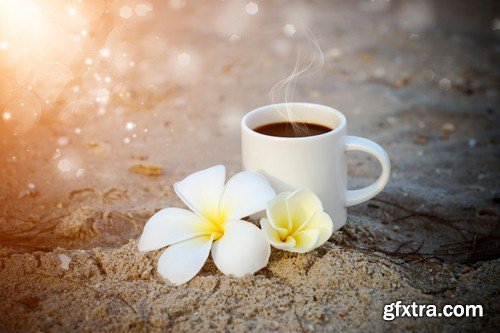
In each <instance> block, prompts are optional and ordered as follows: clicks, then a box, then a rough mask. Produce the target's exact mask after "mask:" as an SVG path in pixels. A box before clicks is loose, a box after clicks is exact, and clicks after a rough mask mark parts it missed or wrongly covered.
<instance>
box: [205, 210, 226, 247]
mask: <svg viewBox="0 0 500 333" xmlns="http://www.w3.org/2000/svg"><path fill="white" fill-rule="evenodd" d="M205 218H206V219H207V220H208V222H210V229H209V230H210V233H211V235H212V236H213V237H214V241H215V240H218V239H220V238H221V237H222V236H223V235H224V231H225V229H226V218H227V213H226V212H225V211H216V210H214V211H212V212H211V213H210V214H206V215H205Z"/></svg>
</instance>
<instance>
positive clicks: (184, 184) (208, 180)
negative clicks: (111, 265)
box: [139, 165, 276, 285]
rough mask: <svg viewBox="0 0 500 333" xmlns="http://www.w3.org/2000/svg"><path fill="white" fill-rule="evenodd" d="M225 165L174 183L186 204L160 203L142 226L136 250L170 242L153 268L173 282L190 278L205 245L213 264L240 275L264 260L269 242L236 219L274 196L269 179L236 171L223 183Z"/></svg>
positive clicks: (200, 261) (202, 257)
mask: <svg viewBox="0 0 500 333" xmlns="http://www.w3.org/2000/svg"><path fill="white" fill-rule="evenodd" d="M225 180H226V168H225V167H224V166H223V165H217V166H214V167H211V168H208V169H206V170H202V171H199V172H196V173H193V174H192V175H190V176H187V177H186V178H185V179H184V180H182V181H180V182H177V183H175V184H174V189H175V192H176V193H177V195H178V196H179V197H180V198H181V199H182V201H184V203H185V204H186V205H187V206H188V207H189V208H191V210H192V212H191V211H189V210H186V209H181V208H165V209H162V210H160V211H158V212H157V213H156V214H154V215H153V216H152V217H151V218H150V219H149V220H148V222H147V223H146V225H145V226H144V231H143V233H142V235H141V238H140V240H139V251H154V250H158V249H160V248H162V247H165V246H167V245H170V246H169V247H168V248H167V249H166V250H165V251H164V252H163V254H162V255H161V256H160V259H159V260H158V272H159V273H160V275H161V276H162V277H164V278H165V279H167V280H168V281H170V282H171V283H173V284H175V285H181V284H183V283H186V282H188V281H189V280H191V279H192V278H193V277H194V276H195V275H196V274H197V273H198V272H199V271H200V270H201V268H202V267H203V265H204V264H205V261H206V260H207V258H208V254H209V252H210V250H211V252H212V258H213V260H214V263H215V265H216V266H217V268H218V269H219V270H220V271H221V272H222V273H224V274H228V275H233V276H236V277H241V276H243V275H245V274H253V273H255V272H256V271H258V270H259V269H261V268H263V267H265V266H266V265H267V263H268V261H269V256H270V254H271V247H270V246H269V242H268V241H267V239H266V238H265V236H264V234H263V233H262V231H261V230H260V229H259V228H258V227H256V226H255V225H253V224H252V223H249V222H245V221H241V218H243V217H245V216H249V215H252V214H255V213H257V212H260V211H262V210H264V209H265V208H266V202H267V201H269V200H271V199H273V198H274V197H275V196H276V192H275V191H274V190H273V189H272V187H271V185H269V182H268V181H267V180H266V179H265V178H264V177H262V176H261V175H259V174H257V173H253V172H246V171H244V172H240V173H238V174H236V175H234V176H233V177H232V178H231V179H230V180H229V181H228V182H227V184H225V185H224V183H225Z"/></svg>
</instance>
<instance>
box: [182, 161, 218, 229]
mask: <svg viewBox="0 0 500 333" xmlns="http://www.w3.org/2000/svg"><path fill="white" fill-rule="evenodd" d="M225 181H226V168H225V167H224V166H223V165H216V166H214V167H211V168H208V169H205V170H201V171H198V172H195V173H193V174H191V175H189V176H187V177H186V178H184V179H183V180H181V181H180V182H177V183H175V184H174V190H175V193H177V195H178V196H179V197H180V198H181V199H182V201H184V203H185V204H186V205H187V206H188V207H189V208H191V210H192V211H193V212H195V213H197V214H198V215H200V216H202V217H204V218H205V219H207V220H209V221H216V220H218V218H219V216H218V215H219V212H218V209H219V202H220V197H221V195H222V191H223V190H224V182H225Z"/></svg>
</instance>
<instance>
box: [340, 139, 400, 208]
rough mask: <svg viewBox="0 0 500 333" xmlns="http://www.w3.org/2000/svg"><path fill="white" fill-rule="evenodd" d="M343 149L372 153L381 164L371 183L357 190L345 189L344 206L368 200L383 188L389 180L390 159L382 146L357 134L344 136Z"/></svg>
mask: <svg viewBox="0 0 500 333" xmlns="http://www.w3.org/2000/svg"><path fill="white" fill-rule="evenodd" d="M345 150H346V152H348V151H362V152H365V153H368V154H370V155H373V156H375V157H376V158H377V160H378V161H379V163H380V165H381V166H382V174H381V175H380V177H378V179H377V180H376V181H375V182H374V183H373V184H371V185H369V186H367V187H365V188H361V189H359V190H347V193H346V206H347V207H349V206H354V205H357V204H359V203H362V202H365V201H367V200H370V199H371V198H373V197H374V196H376V195H377V194H378V193H379V192H380V191H382V190H383V189H384V187H385V185H386V184H387V181H388V180H389V174H390V170H391V161H390V160H389V156H388V155H387V153H386V152H385V150H384V149H383V148H382V147H380V146H379V145H378V144H376V143H375V142H373V141H371V140H368V139H364V138H360V137H358V136H350V135H348V136H347V137H346V140H345Z"/></svg>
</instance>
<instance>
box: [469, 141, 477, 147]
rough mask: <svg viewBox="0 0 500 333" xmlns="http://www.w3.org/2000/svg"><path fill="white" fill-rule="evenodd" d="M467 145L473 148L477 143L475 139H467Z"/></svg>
mask: <svg viewBox="0 0 500 333" xmlns="http://www.w3.org/2000/svg"><path fill="white" fill-rule="evenodd" d="M468 144H469V147H471V148H474V147H475V146H476V145H477V140H476V139H469V141H468Z"/></svg>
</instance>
